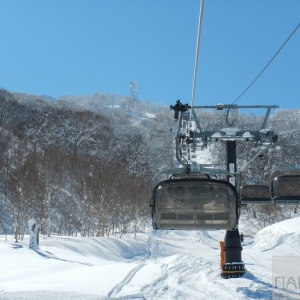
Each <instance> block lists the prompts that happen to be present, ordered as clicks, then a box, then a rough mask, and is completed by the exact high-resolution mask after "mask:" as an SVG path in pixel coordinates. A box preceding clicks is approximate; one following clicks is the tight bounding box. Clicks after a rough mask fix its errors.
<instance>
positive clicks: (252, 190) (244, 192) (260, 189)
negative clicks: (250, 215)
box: [240, 184, 271, 204]
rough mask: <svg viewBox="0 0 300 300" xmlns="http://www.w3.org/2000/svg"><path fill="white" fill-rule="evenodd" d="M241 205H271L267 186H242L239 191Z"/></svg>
mask: <svg viewBox="0 0 300 300" xmlns="http://www.w3.org/2000/svg"><path fill="white" fill-rule="evenodd" d="M240 195H241V197H240V199H241V203H242V204H268V203H271V196H270V188H269V186H268V185H261V184H251V185H243V186H241V189H240Z"/></svg>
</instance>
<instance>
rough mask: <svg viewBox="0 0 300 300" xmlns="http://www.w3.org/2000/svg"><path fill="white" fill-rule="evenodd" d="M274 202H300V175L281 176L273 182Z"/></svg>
mask: <svg viewBox="0 0 300 300" xmlns="http://www.w3.org/2000/svg"><path fill="white" fill-rule="evenodd" d="M272 198H273V199H274V200H300V175H279V176H277V177H275V178H274V179H273V180H272Z"/></svg>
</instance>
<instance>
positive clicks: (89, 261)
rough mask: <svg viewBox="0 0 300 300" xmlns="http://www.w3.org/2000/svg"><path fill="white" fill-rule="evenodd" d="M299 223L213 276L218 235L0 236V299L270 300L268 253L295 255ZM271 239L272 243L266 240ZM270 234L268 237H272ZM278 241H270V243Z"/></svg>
mask: <svg viewBox="0 0 300 300" xmlns="http://www.w3.org/2000/svg"><path fill="white" fill-rule="evenodd" d="M299 225H300V218H295V219H291V220H288V221H284V222H280V223H277V224H275V225H272V226H270V227H267V228H265V229H263V230H262V231H260V232H259V233H258V234H257V235H256V237H255V240H253V238H251V237H249V236H247V234H246V240H245V243H244V244H243V248H244V250H243V254H242V255H243V260H244V262H245V265H246V269H247V271H246V274H245V276H244V277H242V278H236V279H228V280H225V279H222V278H221V277H220V276H219V262H220V256H219V255H220V249H219V241H220V240H223V238H224V235H225V232H224V231H154V230H152V229H151V228H150V227H149V228H147V230H146V231H145V232H141V233H138V235H137V237H136V238H135V237H134V236H133V235H130V234H129V235H128V236H126V237H122V239H120V238H118V237H110V238H91V237H90V238H82V237H59V236H54V237H50V238H46V237H44V238H41V240H40V250H37V251H34V250H30V249H29V248H28V237H26V238H25V240H24V241H23V242H19V243H14V242H13V239H12V237H8V240H7V241H6V240H5V236H1V237H0V299H1V300H2V299H7V300H12V299H33V300H35V299H46V300H48V299H64V300H65V299H66V300H68V299H72V300H77V299H82V300H87V299H98V300H101V299H136V300H137V299H149V300H150V299H175V300H176V299H231V300H232V299H271V296H272V264H271V259H272V256H274V255H299V248H300V247H299V246H300V235H299V234H300V230H299V228H300V226H299ZM270 237H271V238H270ZM273 237H274V239H273ZM275 237H276V238H275Z"/></svg>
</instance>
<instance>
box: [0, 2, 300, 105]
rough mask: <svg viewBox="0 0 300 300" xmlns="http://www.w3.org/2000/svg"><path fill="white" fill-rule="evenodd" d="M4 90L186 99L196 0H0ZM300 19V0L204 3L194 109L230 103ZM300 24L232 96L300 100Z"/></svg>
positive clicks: (0, 83) (243, 101) (159, 100)
mask: <svg viewBox="0 0 300 300" xmlns="http://www.w3.org/2000/svg"><path fill="white" fill-rule="evenodd" d="M0 5H1V6H0V36H1V39H0V45H1V46H0V87H2V88H5V89H7V90H9V91H15V92H23V93H30V94H35V95H50V96H52V97H55V98H56V97H59V96H62V95H90V94H93V93H95V92H100V93H105V94H116V95H118V96H129V95H130V82H131V81H132V80H136V81H137V84H138V94H137V96H138V98H139V100H141V101H147V100H149V101H151V102H153V103H164V104H167V105H169V104H174V103H175V101H176V100H177V99H181V101H182V102H183V103H190V101H191V94H192V80H193V68H194V59H195V50H196V38H197V26H198V13H199V6H200V1H199V0H151V1H150V0H126V1H125V0H48V1H46V0H44V1H40V0H26V1H24V0H0ZM299 22H300V1H299V0H286V1H282V0H251V1H246V0H226V1H225V0H206V1H205V7H204V15H203V27H202V36H201V47H200V56H199V65H198V75H197V84H196V93H195V102H194V104H195V105H214V104H217V103H219V102H222V103H225V104H230V103H232V102H233V101H234V100H235V99H236V98H237V97H238V96H239V95H240V93H241V92H242V91H243V90H244V89H245V88H246V87H247V86H248V85H249V84H250V83H251V81H252V80H253V79H254V78H255V77H256V76H257V75H258V73H259V72H260V71H261V70H262V68H263V67H264V66H265V65H266V64H267V63H268V61H269V60H270V59H271V58H272V56H273V55H274V54H275V52H276V51H277V50H278V48H279V47H280V46H281V45H282V43H283V42H284V41H285V40H286V38H287V37H288V36H289V34H290V33H291V32H292V30H293V29H294V28H295V27H296V26H297V24H298V23H299ZM299 54H300V29H298V31H297V32H296V33H295V34H294V36H293V37H292V38H291V40H290V41H289V42H288V44H287V45H286V46H285V48H284V49H283V50H282V51H281V52H280V54H279V55H278V56H277V57H276V59H275V60H274V61H273V63H272V64H271V65H270V66H269V67H268V69H267V70H266V71H265V72H264V73H263V75H262V76H261V77H260V78H259V79H258V81H257V82H256V83H255V84H254V85H253V86H252V87H251V89H249V91H248V92H247V93H246V94H245V95H244V96H243V97H242V98H241V99H240V100H239V101H238V102H237V104H240V105H248V104H266V105H271V104H275V105H279V106H280V107H282V108H298V107H299V105H300V101H299V100H300V55H299Z"/></svg>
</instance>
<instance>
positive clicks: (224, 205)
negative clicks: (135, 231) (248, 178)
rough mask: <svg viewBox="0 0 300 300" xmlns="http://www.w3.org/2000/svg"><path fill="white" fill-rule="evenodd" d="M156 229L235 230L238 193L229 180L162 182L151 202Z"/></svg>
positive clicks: (173, 180)
mask: <svg viewBox="0 0 300 300" xmlns="http://www.w3.org/2000/svg"><path fill="white" fill-rule="evenodd" d="M150 207H151V212H152V221H153V227H154V228H155V229H179V230H195V229H232V228H234V227H235V225H236V222H237V193H236V190H235V188H234V187H233V186H232V185H231V184H229V183H228V182H227V181H222V180H213V179H203V178H182V179H169V180H165V181H162V182H160V183H159V184H158V185H157V186H156V187H155V188H154V190H153V192H152V197H151V200H150Z"/></svg>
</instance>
